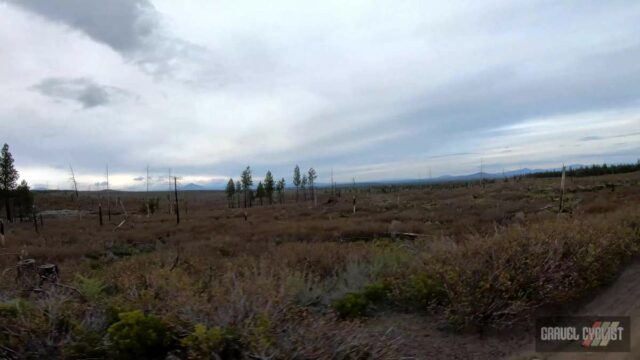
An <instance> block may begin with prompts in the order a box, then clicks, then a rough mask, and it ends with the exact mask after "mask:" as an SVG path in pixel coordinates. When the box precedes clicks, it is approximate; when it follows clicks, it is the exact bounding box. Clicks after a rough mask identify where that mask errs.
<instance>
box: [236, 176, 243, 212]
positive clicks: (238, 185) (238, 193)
mask: <svg viewBox="0 0 640 360" xmlns="http://www.w3.org/2000/svg"><path fill="white" fill-rule="evenodd" d="M241 193H242V184H241V183H240V180H237V181H236V197H237V198H238V207H240V194H241Z"/></svg>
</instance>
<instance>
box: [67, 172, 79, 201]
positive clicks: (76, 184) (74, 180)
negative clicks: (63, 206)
mask: <svg viewBox="0 0 640 360" xmlns="http://www.w3.org/2000/svg"><path fill="white" fill-rule="evenodd" d="M69 170H71V182H73V188H74V190H75V192H76V199H77V198H78V197H79V195H78V182H77V181H76V175H75V174H74V172H73V167H71V165H69Z"/></svg>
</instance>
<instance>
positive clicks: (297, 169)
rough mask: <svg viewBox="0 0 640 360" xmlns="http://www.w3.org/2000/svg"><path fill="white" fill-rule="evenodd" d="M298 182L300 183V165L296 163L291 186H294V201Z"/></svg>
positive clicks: (298, 186)
mask: <svg viewBox="0 0 640 360" xmlns="http://www.w3.org/2000/svg"><path fill="white" fill-rule="evenodd" d="M300 184H302V182H301V181H300V167H299V166H298V165H296V167H295V168H294V169H293V186H295V187H296V201H298V190H299V189H300Z"/></svg>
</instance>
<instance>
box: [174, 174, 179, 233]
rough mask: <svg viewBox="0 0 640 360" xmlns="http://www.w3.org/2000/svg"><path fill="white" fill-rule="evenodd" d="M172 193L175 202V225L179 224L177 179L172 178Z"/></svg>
mask: <svg viewBox="0 0 640 360" xmlns="http://www.w3.org/2000/svg"><path fill="white" fill-rule="evenodd" d="M173 193H174V195H175V201H176V224H180V209H179V207H178V178H177V177H174V178H173Z"/></svg>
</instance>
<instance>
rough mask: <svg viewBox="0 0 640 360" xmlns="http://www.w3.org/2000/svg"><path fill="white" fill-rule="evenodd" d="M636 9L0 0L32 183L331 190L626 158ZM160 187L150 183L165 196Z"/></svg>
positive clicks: (2, 107) (11, 131)
mask: <svg viewBox="0 0 640 360" xmlns="http://www.w3.org/2000/svg"><path fill="white" fill-rule="evenodd" d="M639 24H640V2H638V1H632V0H629V1H601V0H597V1H585V0H580V1H531V2H527V3H526V4H525V2H516V1H490V0H489V1H468V2H455V1H439V2H435V1H424V0H419V1H375V0H371V1H357V0H354V1H331V0H323V1H314V2H312V1H288V2H287V1H252V2H248V1H237V0H234V1H211V0H208V1H205V0H202V1H175V0H110V1H106V0H105V1H86V0H56V1H51V0H14V1H6V0H0V49H1V54H0V98H1V99H2V101H0V141H1V142H7V143H8V144H9V145H10V147H11V151H12V153H13V155H14V157H15V160H16V166H17V168H18V170H19V171H20V175H21V177H22V178H24V179H26V180H27V181H28V182H29V183H30V184H31V185H32V186H36V187H43V186H48V187H49V188H54V189H55V188H61V189H62V188H68V187H69V186H70V183H69V181H68V178H69V165H72V166H73V168H74V170H75V173H76V175H77V177H78V179H79V180H80V183H81V188H83V189H87V188H88V187H89V186H92V188H93V189H96V188H97V187H99V184H98V183H100V182H102V181H103V180H104V173H105V167H106V164H109V168H110V172H111V174H112V177H111V180H112V184H114V186H115V187H118V188H123V189H124V188H129V187H131V186H136V184H140V183H141V181H140V180H139V179H141V177H144V172H145V168H146V166H147V165H148V166H149V167H150V169H151V170H150V171H151V175H152V177H153V185H155V186H161V185H162V183H163V181H165V176H166V174H167V172H168V169H169V168H171V169H172V171H173V173H174V174H177V175H179V176H181V177H183V179H182V181H183V182H196V183H203V184H205V183H212V182H216V181H224V180H226V179H228V177H230V176H234V177H237V175H238V174H239V173H240V172H241V171H242V169H243V168H244V167H245V166H247V165H251V167H252V168H253V169H254V174H255V176H256V177H258V178H259V177H262V176H263V174H264V173H265V172H266V170H267V169H271V170H272V171H273V172H274V175H275V176H276V177H278V178H279V177H283V176H284V177H286V179H287V183H289V184H290V183H291V172H292V169H293V166H294V165H295V164H300V166H301V168H303V169H308V168H309V167H315V168H316V170H317V171H318V173H319V179H318V181H321V182H325V181H328V179H329V176H330V171H331V169H332V168H333V169H334V174H335V178H336V180H338V181H350V180H351V178H353V177H355V178H356V181H358V180H375V179H393V178H416V177H418V176H420V177H426V176H428V172H429V169H431V173H432V175H433V176H434V177H435V176H439V175H443V174H465V173H472V172H477V171H479V167H480V161H481V160H480V159H482V162H483V163H484V164H485V170H486V171H494V172H500V171H502V169H505V170H510V169H515V168H520V167H530V168H532V167H558V166H560V165H561V164H562V163H567V164H572V163H582V164H591V163H596V162H597V163H601V162H627V161H633V162H635V161H636V159H638V158H640V25H639ZM163 186H164V185H163Z"/></svg>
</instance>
